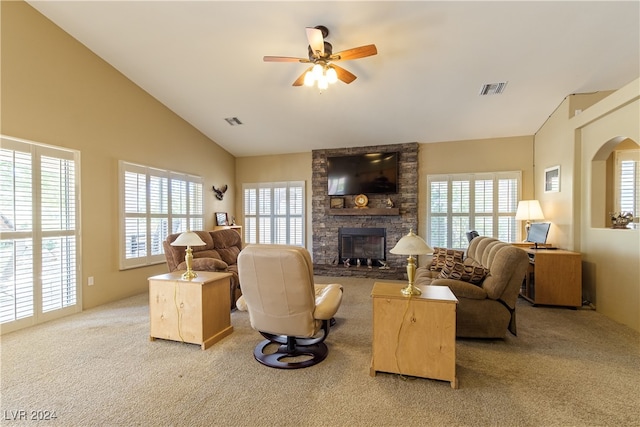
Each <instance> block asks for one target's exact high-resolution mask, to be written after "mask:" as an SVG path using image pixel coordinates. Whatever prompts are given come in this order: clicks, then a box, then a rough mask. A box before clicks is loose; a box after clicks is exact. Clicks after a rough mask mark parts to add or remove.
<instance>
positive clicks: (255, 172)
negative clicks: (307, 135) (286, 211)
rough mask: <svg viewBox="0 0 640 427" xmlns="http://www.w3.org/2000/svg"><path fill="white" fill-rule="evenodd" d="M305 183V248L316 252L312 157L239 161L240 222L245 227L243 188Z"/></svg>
mask: <svg viewBox="0 0 640 427" xmlns="http://www.w3.org/2000/svg"><path fill="white" fill-rule="evenodd" d="M282 181H304V182H305V192H306V206H305V215H306V218H305V227H306V230H305V231H306V238H305V246H306V248H307V249H308V250H309V252H311V251H312V249H311V248H312V247H313V245H312V238H313V234H312V228H311V153H293V154H282V155H277V156H257V157H239V158H237V159H236V181H235V182H236V189H235V196H236V205H235V210H236V212H237V215H236V218H238V222H239V223H243V222H244V219H243V216H242V213H243V209H244V207H243V197H242V184H244V183H255V182H282Z"/></svg>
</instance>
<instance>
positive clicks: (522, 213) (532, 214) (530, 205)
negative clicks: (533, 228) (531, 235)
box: [516, 200, 544, 221]
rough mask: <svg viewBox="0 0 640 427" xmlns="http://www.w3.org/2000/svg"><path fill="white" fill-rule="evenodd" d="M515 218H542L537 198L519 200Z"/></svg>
mask: <svg viewBox="0 0 640 427" xmlns="http://www.w3.org/2000/svg"><path fill="white" fill-rule="evenodd" d="M516 219H517V220H518V221H530V220H536V219H544V215H543V214H542V208H541V207H540V202H538V201H537V200H520V201H519V202H518V210H517V211H516Z"/></svg>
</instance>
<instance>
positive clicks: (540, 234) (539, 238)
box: [525, 222, 551, 247]
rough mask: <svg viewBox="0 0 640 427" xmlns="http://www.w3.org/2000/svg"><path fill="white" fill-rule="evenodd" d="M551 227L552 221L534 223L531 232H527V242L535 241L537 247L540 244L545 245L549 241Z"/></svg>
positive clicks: (530, 228)
mask: <svg viewBox="0 0 640 427" xmlns="http://www.w3.org/2000/svg"><path fill="white" fill-rule="evenodd" d="M550 227H551V223H550V222H534V223H532V224H531V226H530V227H529V232H528V233H527V239H526V240H525V242H529V243H533V244H534V245H535V247H538V244H541V245H544V244H545V243H547V235H548V234H549V228H550Z"/></svg>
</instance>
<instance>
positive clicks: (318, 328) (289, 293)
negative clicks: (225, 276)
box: [238, 245, 342, 369]
mask: <svg viewBox="0 0 640 427" xmlns="http://www.w3.org/2000/svg"><path fill="white" fill-rule="evenodd" d="M238 272H239V275H240V281H241V283H242V297H241V298H240V299H239V300H238V309H239V310H243V309H245V310H247V311H248V312H249V319H250V321H251V327H252V328H254V329H255V330H257V331H258V332H260V334H262V336H264V337H265V338H266V340H264V341H262V342H260V343H259V344H258V345H257V346H256V348H255V350H254V352H253V355H254V357H255V359H256V360H257V361H258V362H260V363H262V364H263V365H266V366H270V367H273V368H282V369H296V368H306V367H308V366H312V365H315V364H316V363H319V362H321V361H323V360H324V359H325V358H326V357H327V354H328V349H327V345H326V344H325V343H324V340H325V338H326V337H327V335H328V334H329V328H330V325H331V320H332V319H333V316H334V315H335V313H336V311H338V308H339V307H340V303H341V302H342V285H339V284H330V285H314V283H313V263H312V261H311V256H310V255H309V252H308V251H307V250H306V249H304V248H302V247H299V246H287V245H249V246H247V247H246V248H245V249H244V250H243V251H242V252H241V253H240V255H239V257H238ZM276 346H277V350H276V352H275V353H274V352H272V351H271V350H272V349H269V350H267V347H276ZM292 358H295V360H292Z"/></svg>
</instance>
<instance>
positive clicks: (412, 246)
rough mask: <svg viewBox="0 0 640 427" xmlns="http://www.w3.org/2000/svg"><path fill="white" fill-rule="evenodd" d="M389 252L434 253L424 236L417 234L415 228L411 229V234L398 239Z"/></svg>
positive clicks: (398, 253) (406, 253)
mask: <svg viewBox="0 0 640 427" xmlns="http://www.w3.org/2000/svg"><path fill="white" fill-rule="evenodd" d="M389 252H391V253H392V254H396V255H426V254H432V253H433V249H431V247H430V246H429V245H427V242H425V241H424V239H422V237H420V236H418V235H417V234H415V233H414V232H413V230H409V234H407V235H406V236H403V237H402V238H401V239H400V240H398V243H396V245H395V246H394V247H393V249H391V250H390V251H389Z"/></svg>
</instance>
